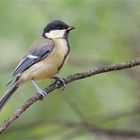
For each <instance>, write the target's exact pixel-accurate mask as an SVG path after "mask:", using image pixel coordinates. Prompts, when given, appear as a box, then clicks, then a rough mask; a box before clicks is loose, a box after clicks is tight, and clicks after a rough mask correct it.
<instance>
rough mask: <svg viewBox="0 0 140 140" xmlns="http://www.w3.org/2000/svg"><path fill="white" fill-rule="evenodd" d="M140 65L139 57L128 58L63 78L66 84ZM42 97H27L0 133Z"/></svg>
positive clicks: (51, 87) (52, 87)
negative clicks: (127, 59) (128, 59)
mask: <svg viewBox="0 0 140 140" xmlns="http://www.w3.org/2000/svg"><path fill="white" fill-rule="evenodd" d="M137 65H140V58H137V59H134V60H130V61H127V62H123V63H118V64H112V65H106V66H101V67H97V68H93V69H90V70H89V71H86V72H81V73H76V74H73V75H70V76H68V77H66V78H65V82H66V85H67V84H69V83H70V82H73V81H76V80H79V79H84V78H87V77H90V76H94V75H96V74H100V73H105V72H109V71H115V70H121V69H126V68H131V67H134V66H137ZM62 86H63V85H62V84H56V83H53V84H51V85H50V86H48V87H47V88H45V89H44V91H47V92H48V93H51V92H52V91H54V90H55V89H57V88H61V87H62ZM40 99H42V96H41V95H40V94H35V95H34V96H32V97H31V98H29V99H28V100H27V101H26V102H25V103H24V104H23V105H21V106H20V107H19V108H18V109H17V110H16V111H15V112H14V113H13V114H11V115H10V116H9V117H8V118H7V119H6V120H4V122H3V123H2V124H0V133H2V132H3V131H5V130H6V128H7V127H8V126H9V125H10V124H12V122H13V121H14V120H16V119H17V118H18V117H19V116H20V115H21V114H22V113H23V112H24V111H25V110H26V109H28V108H29V107H30V106H31V105H32V104H33V103H35V102H36V101H38V100H40Z"/></svg>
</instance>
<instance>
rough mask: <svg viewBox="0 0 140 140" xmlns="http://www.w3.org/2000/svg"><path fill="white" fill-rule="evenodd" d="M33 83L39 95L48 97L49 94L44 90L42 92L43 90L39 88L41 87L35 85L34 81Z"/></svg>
mask: <svg viewBox="0 0 140 140" xmlns="http://www.w3.org/2000/svg"><path fill="white" fill-rule="evenodd" d="M32 83H33V84H34V86H35V87H36V89H37V91H38V93H39V94H41V95H42V96H46V95H47V92H45V91H44V90H42V89H41V88H39V86H38V85H37V84H36V83H35V81H34V80H32Z"/></svg>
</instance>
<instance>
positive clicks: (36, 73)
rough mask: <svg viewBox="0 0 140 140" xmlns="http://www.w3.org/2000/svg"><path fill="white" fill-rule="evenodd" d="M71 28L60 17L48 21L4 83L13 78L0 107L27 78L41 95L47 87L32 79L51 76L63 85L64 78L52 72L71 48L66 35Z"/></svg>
mask: <svg viewBox="0 0 140 140" xmlns="http://www.w3.org/2000/svg"><path fill="white" fill-rule="evenodd" d="M73 29H75V27H74V26H69V25H68V24H66V23H65V22H63V21H61V20H54V21H51V22H50V23H48V24H47V26H45V28H44V29H43V32H42V34H41V35H40V36H39V37H38V38H37V39H36V40H35V41H34V42H33V44H32V46H31V48H30V49H29V50H28V51H27V53H26V54H25V55H24V57H23V58H22V59H21V61H20V62H19V64H18V65H17V67H16V68H15V70H14V72H13V74H12V79H11V80H10V81H9V82H8V84H7V85H9V84H10V83H11V82H12V81H13V80H14V82H13V83H12V86H11V87H10V88H9V90H7V92H6V93H5V94H4V96H3V97H2V99H1V100H0V111H1V109H2V108H3V106H4V105H5V103H6V102H7V101H8V100H9V99H10V97H11V96H12V95H13V94H14V93H15V91H16V90H17V89H18V88H19V87H20V86H21V85H22V84H24V83H26V82H27V81H32V83H33V85H34V86H35V88H36V90H37V92H38V93H39V94H41V96H42V97H43V96H46V95H47V91H43V90H42V89H41V88H40V87H39V86H38V85H37V83H36V82H35V81H37V80H45V79H49V78H54V79H55V80H56V81H59V82H61V83H62V84H63V85H65V81H64V79H63V78H61V77H56V76H55V75H56V74H57V73H58V72H59V71H60V69H61V68H62V66H63V65H64V64H65V63H66V61H67V59H68V56H69V53H70V48H71V44H70V42H69V40H68V35H69V32H70V31H71V30H73Z"/></svg>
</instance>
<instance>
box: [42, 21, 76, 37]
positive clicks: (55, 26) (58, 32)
mask: <svg viewBox="0 0 140 140" xmlns="http://www.w3.org/2000/svg"><path fill="white" fill-rule="evenodd" d="M73 29H74V27H73V26H69V25H68V24H66V23H64V22H62V21H60V20H55V21H52V22H50V23H49V24H48V25H47V26H46V27H45V28H44V30H43V34H42V36H43V37H46V38H51V39H55V38H63V37H67V36H68V33H69V32H70V31H71V30H73Z"/></svg>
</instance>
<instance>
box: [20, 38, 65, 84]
mask: <svg viewBox="0 0 140 140" xmlns="http://www.w3.org/2000/svg"><path fill="white" fill-rule="evenodd" d="M55 44H57V46H55V47H54V49H53V51H52V52H51V53H50V54H49V55H48V56H47V57H46V58H44V59H43V60H42V61H40V62H38V63H36V64H34V65H32V66H31V67H30V68H29V69H28V70H26V71H25V72H23V74H22V75H21V79H22V78H23V81H27V80H32V79H33V80H42V79H47V78H50V77H53V76H54V75H55V74H57V73H58V69H59V67H60V66H61V65H62V64H63V63H64V58H65V56H66V55H67V53H68V47H67V42H66V41H65V40H64V39H56V40H55ZM65 60H66V59H65Z"/></svg>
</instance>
